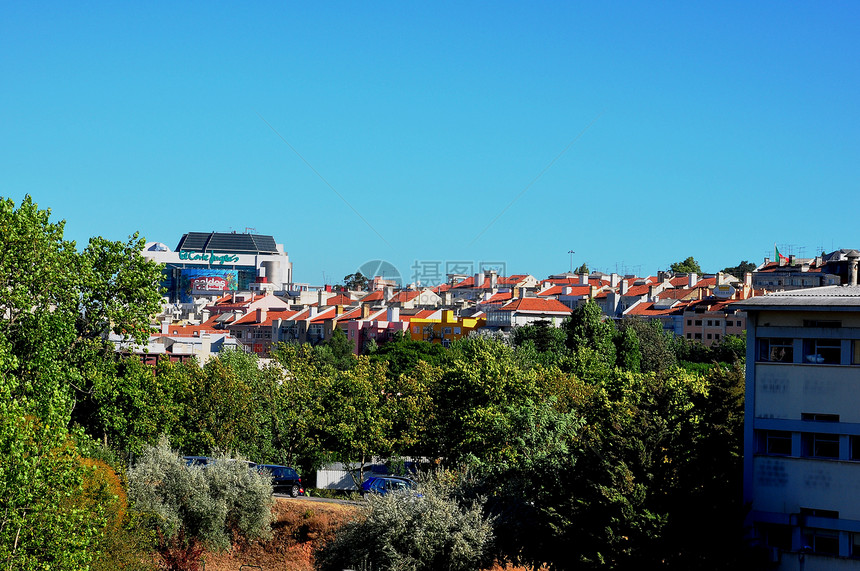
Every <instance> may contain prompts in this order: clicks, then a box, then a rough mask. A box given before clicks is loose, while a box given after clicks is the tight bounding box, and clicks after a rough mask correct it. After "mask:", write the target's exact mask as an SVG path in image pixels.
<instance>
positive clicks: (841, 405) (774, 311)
mask: <svg viewBox="0 0 860 571" xmlns="http://www.w3.org/2000/svg"><path fill="white" fill-rule="evenodd" d="M852 275H853V279H852V280H851V283H852V284H854V285H849V286H830V287H818V288H813V289H806V290H794V291H786V292H781V293H778V294H774V295H768V296H762V297H755V298H751V299H748V300H745V301H742V302H739V303H738V304H737V305H738V306H741V307H742V308H743V309H744V310H745V311H746V312H747V367H746V404H745V413H744V414H745V422H744V499H745V502H746V503H747V504H748V505H749V506H750V508H751V510H750V512H749V522H748V523H749V524H750V525H751V529H752V533H753V534H754V536H755V538H756V539H757V540H759V541H760V542H761V543H762V544H763V545H765V546H767V548H768V549H769V553H770V556H771V559H772V561H773V562H774V563H775V568H777V569H781V570H793V569H798V570H801V569H804V568H805V569H809V570H828V569H860V287H858V286H857V285H856V283H857V279H856V275H857V274H856V264H855V266H854V272H853V274H852Z"/></svg>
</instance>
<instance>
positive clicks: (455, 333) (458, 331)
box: [454, 327, 460, 335]
mask: <svg viewBox="0 0 860 571" xmlns="http://www.w3.org/2000/svg"><path fill="white" fill-rule="evenodd" d="M459 334H460V328H459V327H455V328H454V335H459Z"/></svg>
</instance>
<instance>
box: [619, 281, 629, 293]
mask: <svg viewBox="0 0 860 571" xmlns="http://www.w3.org/2000/svg"><path fill="white" fill-rule="evenodd" d="M629 289H630V282H629V281H628V280H621V295H626V294H627V290H629Z"/></svg>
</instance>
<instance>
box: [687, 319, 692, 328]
mask: <svg viewBox="0 0 860 571" xmlns="http://www.w3.org/2000/svg"><path fill="white" fill-rule="evenodd" d="M691 325H693V320H692V319H688V320H687V327H690V326H691Z"/></svg>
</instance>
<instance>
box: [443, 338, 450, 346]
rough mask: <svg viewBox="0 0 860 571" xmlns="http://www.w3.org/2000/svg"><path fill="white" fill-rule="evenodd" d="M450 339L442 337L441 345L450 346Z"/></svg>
mask: <svg viewBox="0 0 860 571" xmlns="http://www.w3.org/2000/svg"><path fill="white" fill-rule="evenodd" d="M450 346H451V340H450V339H442V347H450Z"/></svg>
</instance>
